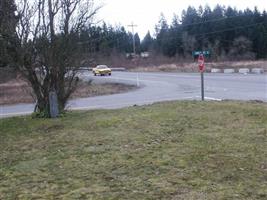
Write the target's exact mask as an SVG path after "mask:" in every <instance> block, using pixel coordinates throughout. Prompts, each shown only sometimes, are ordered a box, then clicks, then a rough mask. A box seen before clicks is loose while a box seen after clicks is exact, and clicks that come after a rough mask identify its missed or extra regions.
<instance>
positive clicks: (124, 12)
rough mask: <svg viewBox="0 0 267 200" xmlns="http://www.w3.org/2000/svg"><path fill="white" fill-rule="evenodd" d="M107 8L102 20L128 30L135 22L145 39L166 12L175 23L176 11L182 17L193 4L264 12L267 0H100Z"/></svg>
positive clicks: (100, 12)
mask: <svg viewBox="0 0 267 200" xmlns="http://www.w3.org/2000/svg"><path fill="white" fill-rule="evenodd" d="M98 2H101V3H102V4H103V5H104V7H103V8H102V9H101V10H100V11H99V13H98V17H97V18H98V19H99V20H100V19H103V20H104V21H105V22H106V23H108V24H111V25H116V24H117V25H123V26H124V27H125V28H126V29H127V30H129V31H131V28H130V27H127V25H128V24H131V22H134V24H136V25H138V27H136V28H135V32H138V34H139V36H140V38H141V39H142V38H143V37H144V35H145V34H146V33H147V31H148V30H150V33H151V34H154V29H155V25H156V24H157V22H158V20H159V16H160V13H161V12H162V13H163V14H164V15H165V17H166V19H167V20H168V22H169V23H170V22H171V19H172V18H173V14H174V13H175V14H177V15H178V16H179V17H180V16H181V13H182V10H184V9H187V7H188V6H189V5H191V6H194V7H195V8H198V7H199V6H200V5H202V6H203V7H204V6H205V5H207V4H208V5H209V6H210V7H211V8H214V6H215V5H216V4H218V3H219V4H220V5H225V6H228V5H231V6H232V7H236V8H237V9H238V10H244V9H246V8H251V9H254V7H255V6H257V7H258V9H259V10H260V11H263V10H267V0H201V1H200V0H180V1H179V0H99V1H98Z"/></svg>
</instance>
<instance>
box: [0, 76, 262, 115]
mask: <svg viewBox="0 0 267 200" xmlns="http://www.w3.org/2000/svg"><path fill="white" fill-rule="evenodd" d="M81 78H82V79H84V80H89V79H93V81H95V82H118V83H127V84H135V85H138V86H139V87H140V88H139V89H137V90H134V91H130V92H128V93H123V94H115V95H108V96H98V97H90V98H80V99H75V100H71V101H69V103H68V105H67V109H71V110H89V109H115V108H122V107H128V106H133V105H144V104H151V103H154V102H159V101H168V100H200V98H201V93H200V91H201V83H200V74H197V73H194V74H193V73H192V74H188V73H133V72H113V74H112V76H111V77H107V76H106V77H101V76H98V77H93V76H92V74H91V73H89V72H85V73H83V74H82V75H81ZM205 99H206V100H217V101H220V100H224V99H232V100H260V101H265V102H267V75H266V74H210V73H209V74H205ZM33 108H34V105H33V104H18V105H12V106H1V109H0V118H3V117H8V116H16V115H25V114H30V113H32V111H33Z"/></svg>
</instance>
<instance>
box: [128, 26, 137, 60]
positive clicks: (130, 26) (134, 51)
mask: <svg viewBox="0 0 267 200" xmlns="http://www.w3.org/2000/svg"><path fill="white" fill-rule="evenodd" d="M128 26H129V27H132V34H133V54H134V55H135V39H134V27H137V25H135V24H134V23H133V22H132V24H130V25H128Z"/></svg>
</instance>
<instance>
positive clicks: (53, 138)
mask: <svg viewBox="0 0 267 200" xmlns="http://www.w3.org/2000/svg"><path fill="white" fill-rule="evenodd" d="M0 151H1V155H0V180H1V181H0V199H41V198H43V199H57V198H58V199H190V200H192V199H197V200H202V199H203V200H204V199H205V200H206V199H212V200H214V199H266V198H267V108H266V104H258V103H239V102H206V103H201V102H169V103H159V104H154V105H151V106H144V107H131V108H126V109H121V110H111V111H110V110H97V111H89V112H72V113H68V114H67V116H66V117H64V118H61V119H56V120H50V119H46V120H44V119H31V118H30V117H21V118H10V119H4V120H1V121H0Z"/></svg>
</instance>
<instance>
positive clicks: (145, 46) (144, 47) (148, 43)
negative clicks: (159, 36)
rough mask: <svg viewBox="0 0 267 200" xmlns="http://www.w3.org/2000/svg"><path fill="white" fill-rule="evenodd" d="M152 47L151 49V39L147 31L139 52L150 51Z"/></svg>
mask: <svg viewBox="0 0 267 200" xmlns="http://www.w3.org/2000/svg"><path fill="white" fill-rule="evenodd" d="M152 47H153V38H152V37H151V35H150V32H149V31H148V32H147V34H146V36H145V37H144V39H143V41H142V43H141V51H149V50H151V49H152Z"/></svg>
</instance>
